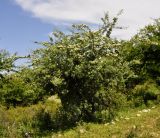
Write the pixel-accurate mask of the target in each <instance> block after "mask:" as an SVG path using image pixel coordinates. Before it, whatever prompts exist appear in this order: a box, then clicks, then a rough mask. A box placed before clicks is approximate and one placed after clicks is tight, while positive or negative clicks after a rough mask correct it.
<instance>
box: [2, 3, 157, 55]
mask: <svg viewBox="0 0 160 138" xmlns="http://www.w3.org/2000/svg"><path fill="white" fill-rule="evenodd" d="M159 5H160V0H0V49H6V50H8V51H9V52H10V53H15V52H17V53H18V54H19V55H27V54H28V53H30V52H31V51H32V50H34V49H36V48H39V47H40V46H39V45H37V44H35V43H34V41H46V40H48V35H49V34H50V33H51V32H52V31H54V30H57V29H59V30H62V31H67V29H69V26H70V25H71V24H72V23H87V24H90V25H91V27H92V26H93V25H94V26H95V25H100V24H101V22H100V18H101V17H103V16H104V13H105V12H107V11H108V12H109V13H110V16H111V17H113V16H114V15H116V13H117V12H118V11H119V10H121V9H123V10H124V12H123V14H122V15H121V16H120V19H119V26H124V27H127V29H125V30H119V31H114V32H113V34H112V37H117V38H120V39H129V38H131V36H133V35H134V34H136V33H137V32H138V30H139V29H140V28H142V27H144V26H145V25H147V24H149V23H151V22H152V21H153V19H155V18H159V17H160V8H159Z"/></svg>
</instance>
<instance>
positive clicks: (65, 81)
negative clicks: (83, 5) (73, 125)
mask: <svg viewBox="0 0 160 138" xmlns="http://www.w3.org/2000/svg"><path fill="white" fill-rule="evenodd" d="M105 17H107V18H104V19H103V20H102V21H103V23H105V24H103V25H102V27H101V28H100V29H98V30H97V31H92V30H91V29H90V28H89V26H87V25H84V24H82V25H73V26H72V32H71V33H70V34H64V33H63V32H54V33H53V35H54V37H51V38H50V41H49V42H41V43H40V44H41V45H43V46H44V48H41V49H37V50H36V51H34V52H33V54H32V55H31V58H32V64H33V69H34V70H36V71H35V72H36V75H37V77H36V78H37V79H38V81H39V82H40V83H41V84H42V86H43V88H44V89H45V90H46V92H47V93H50V94H57V95H58V96H59V98H60V99H61V103H62V108H63V110H65V111H66V112H67V113H69V115H68V118H69V117H70V118H71V120H72V121H73V122H76V121H78V120H80V119H83V120H88V121H93V120H95V119H97V118H98V119H100V117H98V115H100V114H102V112H103V111H106V112H108V114H109V118H111V117H113V110H116V109H118V108H119V106H120V105H121V104H122V103H123V102H122V101H125V100H126V97H127V92H126V91H125V81H126V80H127V79H128V78H129V77H130V76H132V75H133V73H132V72H131V71H130V69H129V67H128V63H127V62H125V61H124V60H123V58H122V57H121V56H119V55H120V45H121V43H120V42H119V41H118V40H115V39H112V38H110V34H111V31H112V30H113V29H114V28H115V25H116V23H117V20H118V17H116V18H113V22H110V23H109V26H107V21H108V16H107V15H106V16H105ZM115 19H116V20H115ZM104 26H105V27H104ZM107 27H109V28H107ZM100 120H101V119H100ZM101 121H102V120H101Z"/></svg>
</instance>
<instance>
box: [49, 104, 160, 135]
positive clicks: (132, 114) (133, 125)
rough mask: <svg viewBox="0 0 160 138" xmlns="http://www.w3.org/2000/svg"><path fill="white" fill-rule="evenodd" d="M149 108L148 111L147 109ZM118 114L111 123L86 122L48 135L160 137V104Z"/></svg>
mask: <svg viewBox="0 0 160 138" xmlns="http://www.w3.org/2000/svg"><path fill="white" fill-rule="evenodd" d="M149 110H150V111H149ZM149 110H143V109H141V110H140V109H139V110H138V109H136V110H135V109H134V110H130V111H128V112H127V111H126V112H122V113H121V114H119V117H118V118H117V119H116V120H117V121H116V120H115V121H114V122H112V123H107V124H92V123H87V124H83V125H79V126H78V127H76V128H74V129H71V130H67V131H65V132H59V133H56V134H54V133H53V135H52V136H49V137H52V138H54V137H62V138H79V137H80V138H134V137H138V138H140V137H141V138H151V137H152V138H160V112H159V111H160V106H157V107H155V108H150V109H149Z"/></svg>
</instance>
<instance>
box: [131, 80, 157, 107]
mask: <svg viewBox="0 0 160 138" xmlns="http://www.w3.org/2000/svg"><path fill="white" fill-rule="evenodd" d="M159 89H160V88H159V86H158V85H157V84H156V83H155V82H153V81H147V82H145V83H144V84H139V85H136V87H135V88H134V89H133V100H134V103H135V106H140V105H143V104H145V105H147V106H148V105H149V104H151V103H150V102H149V101H154V102H155V103H156V102H158V95H159V94H160V92H159Z"/></svg>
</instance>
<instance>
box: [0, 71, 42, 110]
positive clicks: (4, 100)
mask: <svg viewBox="0 0 160 138" xmlns="http://www.w3.org/2000/svg"><path fill="white" fill-rule="evenodd" d="M31 74H32V72H30V70H29V69H23V71H21V72H19V73H13V74H10V75H7V76H4V78H3V80H1V87H0V97H1V98H0V102H1V104H3V105H5V106H7V107H8V108H9V107H10V106H13V107H16V106H26V105H30V104H35V103H37V102H38V101H40V100H42V99H43V98H42V92H43V90H42V89H41V87H38V83H35V82H34V81H32V77H31Z"/></svg>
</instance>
